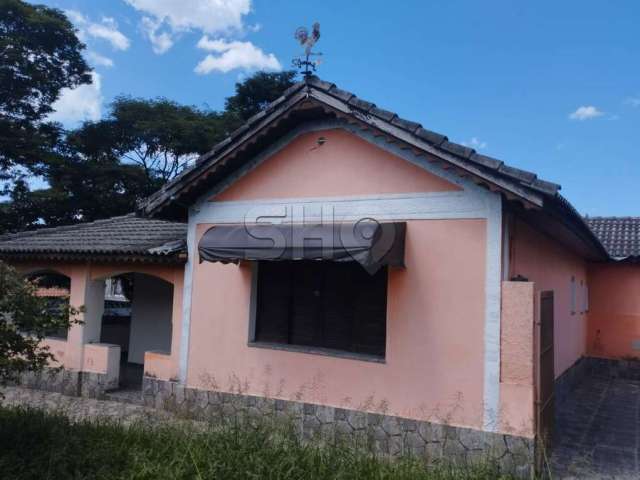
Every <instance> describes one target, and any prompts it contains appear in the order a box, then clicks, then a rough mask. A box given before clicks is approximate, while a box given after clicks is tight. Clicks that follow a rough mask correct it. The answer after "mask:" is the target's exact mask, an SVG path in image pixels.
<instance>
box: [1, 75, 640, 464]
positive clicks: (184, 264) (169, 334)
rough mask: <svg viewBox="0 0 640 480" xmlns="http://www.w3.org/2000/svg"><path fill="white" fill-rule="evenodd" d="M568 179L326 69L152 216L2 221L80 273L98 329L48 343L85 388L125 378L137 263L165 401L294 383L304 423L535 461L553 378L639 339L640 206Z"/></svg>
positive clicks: (392, 442)
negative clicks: (107, 301)
mask: <svg viewBox="0 0 640 480" xmlns="http://www.w3.org/2000/svg"><path fill="white" fill-rule="evenodd" d="M559 189H560V187H559V186H558V185H556V184H553V183H550V182H547V181H544V180H541V179H539V178H537V177H536V175H535V174H533V173H529V172H525V171H522V170H519V169H516V168H513V167H510V166H508V165H506V164H505V163H503V162H502V161H500V160H496V159H493V158H490V157H487V156H484V155H480V154H478V153H477V152H475V151H473V150H472V149H470V148H467V147H464V146H461V145H458V144H455V143H452V142H449V141H448V139H447V138H446V137H444V136H442V135H440V134H437V133H434V132H431V131H429V130H426V129H424V128H423V127H422V126H420V125H419V124H417V123H413V122H410V121H407V120H404V119H402V118H399V117H398V116H397V115H396V114H394V113H392V112H389V111H386V110H382V109H379V108H377V107H376V106H375V105H373V104H371V103H369V102H366V101H364V100H361V99H359V98H357V97H356V96H355V95H353V94H351V93H349V92H346V91H343V90H340V89H338V88H336V87H335V86H334V85H333V84H331V83H327V82H324V81H321V80H319V79H318V78H316V77H308V78H306V79H305V81H303V82H301V83H299V84H296V85H295V86H294V87H292V88H290V89H289V90H287V92H285V94H284V95H283V96H282V97H281V98H279V99H278V100H276V101H275V102H274V103H273V104H271V105H270V106H269V107H267V108H266V109H265V110H264V111H263V112H261V113H259V114H258V115H256V116H254V117H253V118H251V119H250V120H249V121H248V122H247V124H246V125H244V126H243V127H241V128H240V129H238V130H237V131H236V132H234V133H233V134H232V135H231V136H230V137H229V138H227V139H226V140H224V141H223V142H221V143H220V144H219V145H217V146H216V147H215V148H214V149H213V150H212V151H211V152H210V153H208V154H205V155H203V156H202V157H201V158H200V159H199V160H198V162H197V164H196V165H195V166H194V167H193V168H191V169H189V170H187V171H185V172H183V173H182V174H181V175H180V176H179V177H177V178H176V179H175V180H173V181H171V182H169V183H168V184H167V185H165V186H164V187H163V188H162V189H161V190H160V191H159V192H157V193H156V194H154V195H153V196H151V197H150V198H148V199H147V200H146V201H145V202H144V203H143V204H142V205H141V206H140V208H139V211H138V212H137V216H132V215H129V216H125V217H118V218H114V219H109V220H104V221H100V222H93V223H90V224H84V225H76V226H71V227H63V228H56V229H43V230H39V231H37V232H25V233H20V234H15V235H9V236H5V237H1V238H0V256H1V258H3V259H4V260H6V261H9V262H11V263H12V264H14V265H16V266H17V267H18V268H20V269H21V270H22V271H24V272H25V273H29V272H34V271H38V270H41V269H42V270H55V271H57V272H59V273H63V274H65V275H67V276H69V277H70V278H71V303H72V304H73V305H85V307H86V312H85V313H84V324H82V325H76V326H74V327H72V329H71V331H70V332H69V335H68V338H67V340H66V341H65V342H63V341H59V340H58V341H56V340H51V342H52V346H53V349H54V352H55V353H56V354H57V355H58V358H59V359H60V361H61V362H62V364H63V365H64V366H65V368H67V369H68V370H69V371H70V372H83V373H78V375H79V379H80V381H79V383H80V384H81V389H82V390H83V393H85V394H95V395H99V394H101V393H102V392H103V390H104V389H105V388H109V387H113V386H114V385H115V383H117V378H118V375H119V371H118V368H119V365H118V362H117V360H114V358H116V357H117V358H119V356H120V351H119V350H120V349H119V348H117V347H114V346H113V345H108V344H100V343H96V342H99V341H100V330H101V317H102V308H103V303H104V299H103V295H104V286H103V279H105V278H108V277H112V276H114V275H116V274H122V273H134V274H135V275H136V276H139V278H136V280H134V295H133V303H132V323H131V332H130V335H131V336H135V337H136V338H138V341H136V342H133V343H135V344H136V345H137V351H138V353H137V354H136V355H133V354H132V352H131V345H133V343H132V342H131V341H130V351H129V354H128V355H129V359H128V360H129V362H130V363H138V364H139V363H144V372H145V380H144V396H145V401H146V402H148V403H151V404H156V405H161V404H167V403H168V404H172V405H176V404H179V403H180V402H181V399H183V398H185V392H186V400H185V401H186V402H187V403H185V405H187V406H191V407H193V408H194V410H195V411H198V412H200V413H202V411H203V409H204V410H206V408H209V407H210V408H213V407H214V405H213V404H212V403H211V402H213V400H211V399H212V398H213V397H212V396H209V397H207V394H206V392H207V391H214V390H215V391H222V392H227V393H230V394H234V395H237V396H242V397H243V398H244V397H248V398H254V397H258V398H261V397H263V398H269V399H277V400H278V401H277V402H275V403H273V404H265V403H264V402H263V403H261V405H271V407H269V408H275V409H289V408H293V409H295V406H296V405H301V404H304V407H301V408H302V410H301V412H302V413H301V415H302V417H303V420H304V421H303V429H305V430H308V429H311V430H314V429H318V428H321V427H322V425H323V424H324V423H330V424H335V425H338V424H340V425H342V426H343V427H344V425H343V424H342V423H341V422H343V423H344V422H346V424H348V426H349V428H352V429H356V430H357V428H358V426H357V425H356V424H357V423H358V422H359V421H361V423H362V425H364V424H368V425H369V424H370V426H371V425H373V427H375V428H378V427H379V428H380V430H379V438H377V440H379V441H380V442H382V445H383V446H382V447H381V448H382V449H383V450H385V451H388V452H390V453H398V452H400V451H406V449H407V448H410V449H412V451H417V452H424V451H427V452H436V451H438V452H440V453H439V454H440V455H441V454H446V455H458V454H459V455H462V456H464V458H467V459H468V458H471V457H472V455H473V454H477V453H478V452H480V453H486V452H488V451H491V452H493V453H494V454H495V455H496V456H497V457H499V458H500V459H501V461H502V462H503V463H505V464H506V465H512V466H514V465H515V466H518V467H520V471H522V470H523V469H524V470H526V469H527V468H529V466H530V465H532V464H533V461H534V445H535V438H536V435H538V436H541V437H542V436H544V435H545V434H546V432H547V431H548V429H550V428H551V425H552V418H553V393H554V384H555V391H556V392H557V394H558V395H559V396H560V397H561V398H560V399H559V400H562V397H563V396H564V395H567V394H568V392H569V391H570V389H571V386H572V385H573V384H574V383H575V382H576V381H578V380H579V378H580V376H581V375H584V371H585V367H584V366H585V364H586V363H587V362H585V361H581V359H583V358H585V357H589V356H600V357H621V356H633V355H635V353H636V351H637V350H638V351H640V335H638V334H637V333H636V332H637V331H638V327H639V326H640V294H639V293H640V265H636V264H635V263H634V262H635V260H637V259H638V258H640V240H639V238H640V235H639V233H638V224H639V221H638V220H633V219H618V220H607V219H595V218H594V219H588V221H587V222H585V220H584V219H583V218H582V217H581V216H580V215H579V214H578V213H577V212H576V210H575V209H574V208H573V207H572V206H571V204H570V203H569V202H568V201H567V200H566V199H564V198H563V197H562V196H561V195H560V193H559ZM590 226H591V227H592V228H589V227H590ZM626 228H628V229H629V230H628V233H621V232H627V230H625V229H626ZM594 232H595V233H594ZM619 241H620V242H623V243H624V245H622V243H620V242H619ZM607 249H609V251H608V250H607ZM618 256H622V257H625V258H617V257H618ZM157 278H160V279H162V281H161V282H159V283H157V282H156V283H157V284H156V283H154V279H157ZM166 284H170V285H172V286H173V288H172V293H171V292H170V289H166V290H162V288H163V287H165V286H166ZM134 325H137V326H138V327H137V328H136V329H135V332H134ZM163 346H164V347H163ZM160 347H162V348H160ZM158 350H164V352H158ZM49 387H50V388H54V387H52V386H51V385H49ZM185 387H186V390H185ZM55 388H61V387H59V386H55ZM216 398H218V397H216ZM207 399H209V400H207ZM253 401H255V400H253ZM359 412H369V413H378V414H379V415H369V416H364V417H359V416H358V415H360V414H359ZM358 419H360V420H358ZM443 424H444V425H448V426H449V427H450V428H441V427H439V425H443ZM380 425H381V426H380ZM436 455H438V454H436ZM510 462H511V463H510Z"/></svg>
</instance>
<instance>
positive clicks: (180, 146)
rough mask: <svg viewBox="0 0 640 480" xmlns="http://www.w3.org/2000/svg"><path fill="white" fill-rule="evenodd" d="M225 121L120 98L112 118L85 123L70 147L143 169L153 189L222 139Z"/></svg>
mask: <svg viewBox="0 0 640 480" xmlns="http://www.w3.org/2000/svg"><path fill="white" fill-rule="evenodd" d="M223 128H224V125H223V122H222V121H221V116H220V115H219V114H218V113H216V112H209V111H203V110H200V109H197V108H195V107H191V106H186V105H179V104H178V103H176V102H174V101H171V100H167V99H166V98H157V99H153V100H145V99H140V98H130V97H124V96H122V97H118V98H116V99H115V101H114V102H113V103H112V104H111V111H110V113H109V115H108V116H107V117H106V118H104V119H102V120H99V121H97V122H85V123H84V125H82V127H81V128H79V129H78V130H76V131H74V132H72V133H71V134H70V135H69V142H70V145H71V146H73V147H74V148H76V149H77V150H78V151H80V152H81V153H83V154H84V155H87V156H92V157H94V158H95V157H111V158H113V157H116V158H120V159H121V160H122V161H124V162H128V163H131V164H134V165H138V166H140V167H141V168H142V169H143V170H144V172H145V174H146V176H147V178H148V181H149V185H150V186H154V187H158V186H160V185H162V184H163V183H165V182H166V181H168V180H170V179H171V178H173V177H174V176H176V175H177V174H178V173H180V171H181V170H182V169H183V168H185V166H187V165H188V164H189V162H190V161H191V160H193V159H195V157H196V156H197V155H199V154H201V153H204V152H206V151H207V150H208V149H209V148H211V146H212V145H213V144H214V143H215V142H216V141H217V139H219V138H220V137H221V136H222V129H223Z"/></svg>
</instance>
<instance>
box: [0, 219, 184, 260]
mask: <svg viewBox="0 0 640 480" xmlns="http://www.w3.org/2000/svg"><path fill="white" fill-rule="evenodd" d="M186 237H187V225H186V224H185V223H179V222H167V221H164V220H155V219H148V218H141V217H137V216H135V214H133V213H131V214H129V215H124V216H120V217H112V218H107V219H105V220H97V221H95V222H89V223H79V224H76V225H69V226H64V227H54V228H42V229H39V230H30V231H26V232H20V233H13V234H7V235H1V236H0V255H2V254H46V253H55V254H99V255H102V254H119V255H138V256H140V255H141V256H167V255H171V254H174V253H177V252H179V251H182V250H184V245H185V241H186Z"/></svg>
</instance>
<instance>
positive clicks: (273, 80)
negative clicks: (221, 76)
mask: <svg viewBox="0 0 640 480" xmlns="http://www.w3.org/2000/svg"><path fill="white" fill-rule="evenodd" d="M295 77H296V72H294V71H291V70H289V71H284V72H277V73H266V72H257V73H255V74H254V75H252V76H251V77H249V78H247V79H246V80H244V81H243V82H239V83H236V93H235V95H233V96H231V97H229V98H227V101H226V102H225V113H226V114H227V116H228V117H231V118H228V119H227V121H228V122H230V123H232V122H237V123H243V122H244V121H246V120H248V119H249V117H251V116H253V115H255V114H256V113H258V112H259V111H260V110H264V109H265V107H266V106H267V105H269V104H270V103H271V102H273V101H274V100H276V99H277V98H278V97H280V96H281V95H282V93H283V92H284V91H285V90H286V89H287V88H289V87H291V86H292V85H293V84H294V82H295ZM237 126H239V125H237Z"/></svg>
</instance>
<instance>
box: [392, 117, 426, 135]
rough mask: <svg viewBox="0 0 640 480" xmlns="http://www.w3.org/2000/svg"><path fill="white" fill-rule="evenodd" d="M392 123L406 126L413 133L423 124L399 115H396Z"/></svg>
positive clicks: (401, 126) (397, 125)
mask: <svg viewBox="0 0 640 480" xmlns="http://www.w3.org/2000/svg"><path fill="white" fill-rule="evenodd" d="M391 124H392V125H395V126H396V127H400V128H404V129H405V130H407V131H408V132H411V133H413V132H415V131H416V130H417V129H419V128H420V127H422V125H420V124H419V123H417V122H412V121H411V120H405V119H404V118H400V117H398V116H395V117H394V118H393V120H392V121H391Z"/></svg>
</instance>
